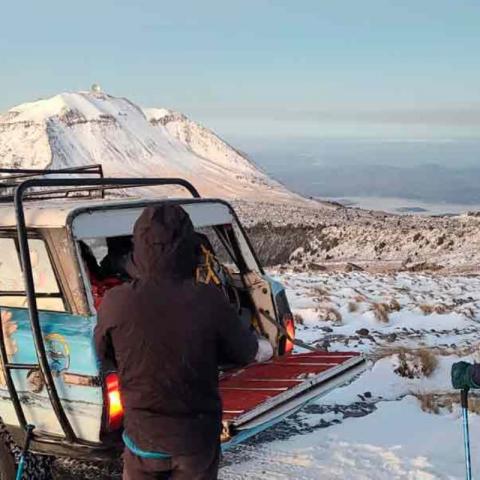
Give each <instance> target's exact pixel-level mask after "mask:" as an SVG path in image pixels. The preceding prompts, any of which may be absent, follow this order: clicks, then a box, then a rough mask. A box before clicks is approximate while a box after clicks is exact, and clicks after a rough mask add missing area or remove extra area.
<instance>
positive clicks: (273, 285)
mask: <svg viewBox="0 0 480 480" xmlns="http://www.w3.org/2000/svg"><path fill="white" fill-rule="evenodd" d="M263 279H264V280H265V281H266V282H268V284H269V285H270V289H271V290H272V295H273V297H274V298H275V297H276V296H277V295H278V294H279V293H280V292H282V291H284V290H285V287H284V286H283V284H282V283H280V282H279V281H277V280H275V279H274V278H272V277H271V276H270V275H264V276H263Z"/></svg>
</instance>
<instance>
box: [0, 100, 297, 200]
mask: <svg viewBox="0 0 480 480" xmlns="http://www.w3.org/2000/svg"><path fill="white" fill-rule="evenodd" d="M92 163H101V164H102V165H103V167H104V171H105V174H106V175H107V176H162V177H183V178H186V179H187V180H190V181H191V182H192V183H194V185H195V186H196V187H197V188H198V190H199V191H200V193H201V194H203V195H205V196H221V197H227V198H243V199H252V200H255V199H271V200H273V201H285V200H292V199H297V200H298V197H296V196H295V195H293V194H292V193H290V192H289V191H288V190H286V189H285V188H284V187H283V186H282V185H280V184H279V183H277V182H275V181H274V180H272V179H270V178H269V177H268V176H267V175H266V174H265V173H263V172H262V171H260V170H259V169H258V168H257V167H256V166H255V165H254V164H253V163H252V162H250V160H249V159H247V158H246V157H245V156H243V155H242V154H240V153H239V152H238V151H236V150H235V149H233V148H232V147H231V146H229V145H228V144H227V143H225V142H224V141H222V140H221V139H220V138H219V137H217V136H216V135H215V134H214V133H213V132H211V131H209V130H208V129H206V128H204V127H202V126H200V125H198V124H196V123H194V122H192V121H190V120H188V119H187V118H186V117H185V116H184V115H182V114H179V113H174V112H171V111H169V110H165V109H146V110H142V109H141V108H140V107H138V106H137V105H135V104H134V103H132V102H131V101H129V100H128V99H125V98H118V97H113V96H111V95H107V94H105V93H103V92H79V93H62V94H60V95H56V96H54V97H52V98H49V99H46V100H39V101H36V102H31V103H25V104H22V105H19V106H17V107H14V108H12V109H11V110H9V111H8V112H7V113H5V114H3V115H0V165H1V166H2V167H24V168H62V167H67V166H68V167H69V166H77V165H87V164H92Z"/></svg>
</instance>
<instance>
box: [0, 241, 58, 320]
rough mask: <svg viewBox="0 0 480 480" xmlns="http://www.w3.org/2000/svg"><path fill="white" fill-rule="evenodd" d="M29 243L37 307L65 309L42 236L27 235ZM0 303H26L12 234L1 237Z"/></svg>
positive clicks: (21, 274)
mask: <svg viewBox="0 0 480 480" xmlns="http://www.w3.org/2000/svg"><path fill="white" fill-rule="evenodd" d="M28 245H29V248H30V258H31V262H32V273H33V281H34V284H35V292H36V294H37V306H38V308H39V309H40V310H42V309H43V310H54V311H64V310H65V306H64V303H63V300H62V297H61V294H60V289H59V287H58V283H57V279H56V278H55V272H54V270H53V267H52V264H51V262H50V257H49V256H48V252H47V248H46V245H45V242H44V241H43V240H41V239H30V240H29V241H28ZM0 305H1V306H6V307H26V306H27V299H26V296H25V285H24V282H23V273H22V269H21V268H20V259H19V255H18V252H17V248H16V246H15V241H14V239H13V238H0Z"/></svg>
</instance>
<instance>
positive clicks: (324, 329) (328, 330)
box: [321, 327, 333, 333]
mask: <svg viewBox="0 0 480 480" xmlns="http://www.w3.org/2000/svg"><path fill="white" fill-rule="evenodd" d="M321 330H323V331H324V332H327V333H331V332H333V328H331V327H321Z"/></svg>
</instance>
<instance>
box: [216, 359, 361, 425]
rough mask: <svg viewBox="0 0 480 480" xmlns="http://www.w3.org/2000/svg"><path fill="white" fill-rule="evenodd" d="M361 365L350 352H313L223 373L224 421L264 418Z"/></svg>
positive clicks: (353, 372)
mask: <svg viewBox="0 0 480 480" xmlns="http://www.w3.org/2000/svg"><path fill="white" fill-rule="evenodd" d="M364 368H365V359H364V358H363V357H362V356H361V355H360V354H358V353H354V352H313V353H304V354H293V355H288V356H285V357H278V358H275V359H272V360H271V361H269V362H265V363H259V364H253V365H249V366H247V367H245V368H242V369H238V370H235V371H232V372H228V373H227V374H224V375H223V376H222V377H221V379H220V393H221V396H222V400H223V420H224V423H228V424H231V425H233V426H234V427H236V428H243V427H247V426H248V427H251V426H252V422H253V423H255V422H256V423H258V422H259V421H268V420H269V419H271V418H272V417H273V416H274V415H279V414H281V413H282V412H284V413H285V412H288V411H289V410H291V409H293V408H294V407H295V406H296V405H299V404H301V403H305V402H306V401H308V400H309V399H312V398H315V397H316V396H318V395H321V394H322V392H326V391H329V390H331V389H332V388H335V387H336V386H339V385H341V384H342V383H345V382H346V381H348V380H349V378H351V377H352V376H353V375H356V374H357V373H358V372H359V371H361V370H363V369H364Z"/></svg>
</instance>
